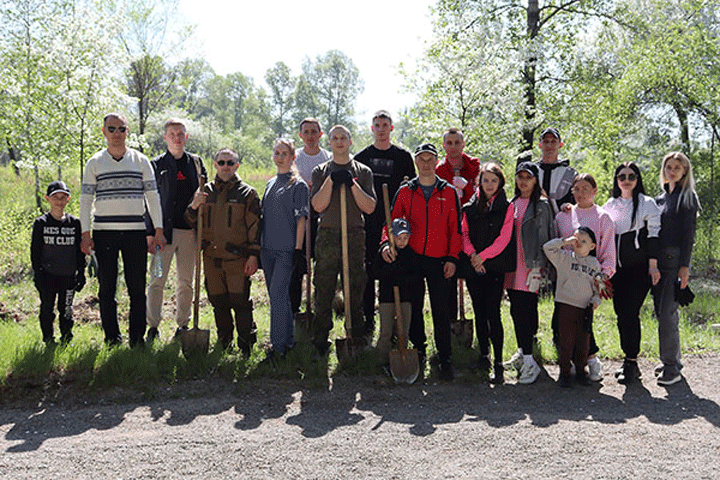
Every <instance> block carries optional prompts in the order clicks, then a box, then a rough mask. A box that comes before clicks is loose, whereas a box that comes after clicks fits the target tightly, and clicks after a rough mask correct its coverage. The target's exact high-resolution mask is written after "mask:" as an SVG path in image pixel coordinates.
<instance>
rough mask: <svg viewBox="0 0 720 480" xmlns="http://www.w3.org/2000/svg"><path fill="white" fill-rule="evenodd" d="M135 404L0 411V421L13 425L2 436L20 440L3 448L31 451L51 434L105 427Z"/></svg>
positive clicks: (117, 421)
mask: <svg viewBox="0 0 720 480" xmlns="http://www.w3.org/2000/svg"><path fill="white" fill-rule="evenodd" d="M135 408H137V405H125V406H122V405H113V406H112V407H111V408H108V407H97V408H83V409H82V410H79V411H77V412H73V411H70V410H67V409H64V408H62V407H55V406H49V407H43V408H42V409H39V410H38V411H37V412H33V413H32V414H30V415H28V414H27V413H26V412H23V413H22V417H18V415H20V414H19V413H18V412H14V411H12V410H10V411H3V412H2V413H0V425H7V424H10V423H12V424H13V426H12V428H11V429H10V430H9V431H8V433H7V434H6V435H5V439H6V440H21V441H22V442H23V443H19V444H17V445H13V446H11V447H9V448H8V449H7V450H6V451H7V452H8V453H19V452H31V451H34V450H37V449H39V448H40V447H41V446H42V444H43V443H44V442H45V441H46V440H49V439H52V438H61V437H72V436H75V435H80V434H82V433H85V432H86V431H88V430H91V429H92V430H109V429H111V428H113V427H116V426H118V425H119V424H120V423H122V421H123V419H124V418H125V414H126V413H127V412H129V411H131V410H134V409H135ZM54 409H57V410H61V411H64V413H62V414H60V415H58V414H56V412H54V411H52V410H54ZM50 431H52V434H51V433H50ZM58 432H60V433H58Z"/></svg>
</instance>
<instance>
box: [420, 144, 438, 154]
mask: <svg viewBox="0 0 720 480" xmlns="http://www.w3.org/2000/svg"><path fill="white" fill-rule="evenodd" d="M423 152H430V153H432V154H433V155H435V156H436V157H437V148H435V145H433V144H432V143H423V144H422V145H419V146H418V147H417V148H416V149H415V156H416V157H417V156H418V155H420V154H421V153H423Z"/></svg>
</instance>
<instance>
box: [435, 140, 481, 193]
mask: <svg viewBox="0 0 720 480" xmlns="http://www.w3.org/2000/svg"><path fill="white" fill-rule="evenodd" d="M443 148H444V149H445V160H443V161H442V162H440V165H438V167H437V171H436V175H437V176H438V177H440V178H442V179H443V180H445V181H446V182H448V183H449V184H450V185H452V186H453V187H455V191H456V192H457V194H458V198H459V199H460V205H464V204H466V203H467V202H469V201H470V197H472V196H473V193H475V180H477V177H478V175H480V160H478V159H477V158H475V157H471V156H470V155H468V154H467V153H465V152H464V150H465V138H464V137H463V133H462V131H461V130H460V129H458V128H448V129H447V130H446V131H445V134H444V135H443Z"/></svg>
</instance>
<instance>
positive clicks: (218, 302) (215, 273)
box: [203, 254, 257, 355]
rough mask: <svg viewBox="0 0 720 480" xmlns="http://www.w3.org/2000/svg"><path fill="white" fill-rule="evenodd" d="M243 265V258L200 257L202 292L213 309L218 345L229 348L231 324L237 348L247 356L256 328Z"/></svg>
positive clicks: (231, 338)
mask: <svg viewBox="0 0 720 480" xmlns="http://www.w3.org/2000/svg"><path fill="white" fill-rule="evenodd" d="M245 261H246V259H245V258H237V259H232V260H223V259H221V258H214V257H211V256H209V255H207V254H204V255H203V266H204V268H205V290H206V291H207V295H208V300H209V301H210V304H211V305H212V306H213V313H214V314H215V326H216V327H217V334H218V341H219V342H220V344H221V345H222V347H223V348H228V347H229V346H230V345H231V344H232V341H233V324H234V325H235V328H236V330H237V336H238V338H237V345H238V348H239V349H240V350H241V351H242V352H243V353H244V354H246V355H249V354H250V350H251V349H252V346H253V345H254V344H255V342H256V341H257V326H256V325H255V321H254V320H253V312H252V311H253V303H252V300H251V299H250V279H249V278H248V277H246V276H245V274H244V273H243V270H244V268H245ZM233 313H234V314H235V318H234V319H233Z"/></svg>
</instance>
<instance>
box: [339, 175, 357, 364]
mask: <svg viewBox="0 0 720 480" xmlns="http://www.w3.org/2000/svg"><path fill="white" fill-rule="evenodd" d="M340 237H341V240H340V241H341V248H342V268H343V272H342V273H343V279H342V283H343V300H344V303H345V338H337V339H335V351H336V352H337V357H338V361H339V362H341V363H342V362H343V361H347V360H350V359H353V358H355V357H356V356H357V355H358V352H359V349H358V348H357V347H356V345H354V344H353V339H352V319H351V314H350V259H349V257H348V227H347V186H346V185H345V184H342V185H340ZM360 350H361V349H360Z"/></svg>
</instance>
